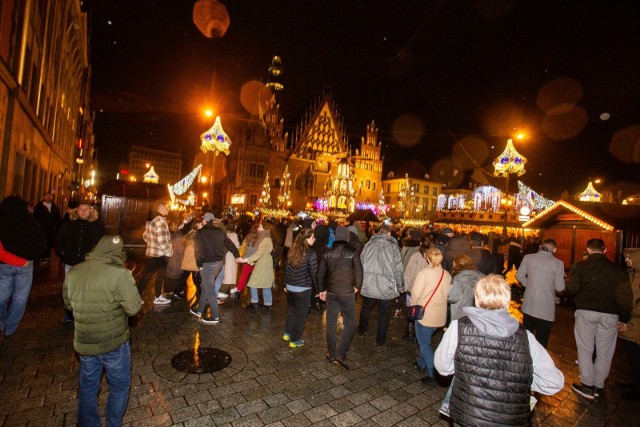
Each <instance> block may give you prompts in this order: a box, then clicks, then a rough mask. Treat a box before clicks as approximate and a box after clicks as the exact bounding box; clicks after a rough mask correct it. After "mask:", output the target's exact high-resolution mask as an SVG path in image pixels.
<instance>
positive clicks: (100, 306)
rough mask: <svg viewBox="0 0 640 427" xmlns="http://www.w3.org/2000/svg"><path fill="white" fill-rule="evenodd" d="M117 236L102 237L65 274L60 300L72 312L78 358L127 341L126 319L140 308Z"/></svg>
mask: <svg viewBox="0 0 640 427" xmlns="http://www.w3.org/2000/svg"><path fill="white" fill-rule="evenodd" d="M125 259H126V254H125V252H124V242H123V241H122V238H121V237H120V236H104V237H103V238H102V239H100V241H99V242H98V244H97V245H96V247H95V249H94V250H93V251H91V252H89V253H88V254H87V256H86V261H84V262H81V263H80V264H78V265H75V266H74V267H73V268H71V270H69V272H68V273H67V275H66V277H65V279H64V285H63V288H62V297H63V298H64V303H65V305H66V306H67V308H68V309H69V310H72V311H73V317H74V321H75V331H74V336H73V347H74V348H75V350H76V351H77V352H78V354H80V355H84V356H95V355H99V354H104V353H108V352H110V351H112V350H115V349H116V348H118V347H119V346H121V345H122V344H124V343H125V342H127V340H128V339H129V324H128V319H127V316H133V315H135V314H136V313H137V312H138V311H139V310H140V307H141V306H142V300H141V299H140V294H139V293H138V289H137V288H136V286H135V280H134V279H133V276H132V275H131V271H129V270H127V269H126V268H125V267H124V261H125Z"/></svg>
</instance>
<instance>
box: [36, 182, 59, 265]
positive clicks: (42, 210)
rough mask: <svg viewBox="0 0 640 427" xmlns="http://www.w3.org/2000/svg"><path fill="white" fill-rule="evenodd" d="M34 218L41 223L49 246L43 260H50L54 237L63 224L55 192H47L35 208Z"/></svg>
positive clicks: (45, 250)
mask: <svg viewBox="0 0 640 427" xmlns="http://www.w3.org/2000/svg"><path fill="white" fill-rule="evenodd" d="M33 218H35V220H36V221H38V222H39V223H40V226H41V227H42V231H43V232H44V237H45V238H46V239H47V247H46V248H45V249H44V250H43V253H42V262H48V261H49V257H50V256H51V248H53V245H54V239H55V237H56V234H57V233H58V230H59V229H60V226H61V225H62V216H61V215H60V209H58V207H57V206H56V204H55V203H54V202H53V194H51V193H45V194H44V196H42V200H41V201H40V203H38V204H37V205H36V207H35V208H34V210H33Z"/></svg>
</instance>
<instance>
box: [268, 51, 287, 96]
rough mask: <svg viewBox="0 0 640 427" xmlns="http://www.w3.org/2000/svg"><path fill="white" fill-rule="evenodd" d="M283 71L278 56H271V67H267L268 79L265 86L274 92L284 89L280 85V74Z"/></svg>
mask: <svg viewBox="0 0 640 427" xmlns="http://www.w3.org/2000/svg"><path fill="white" fill-rule="evenodd" d="M283 73H284V70H283V69H282V60H281V59H280V56H279V55H277V54H276V55H273V58H272V59H271V66H270V67H269V79H268V81H267V86H268V87H269V88H271V89H272V90H273V91H275V92H280V91H281V90H282V89H284V85H283V84H282V80H281V79H282V74H283Z"/></svg>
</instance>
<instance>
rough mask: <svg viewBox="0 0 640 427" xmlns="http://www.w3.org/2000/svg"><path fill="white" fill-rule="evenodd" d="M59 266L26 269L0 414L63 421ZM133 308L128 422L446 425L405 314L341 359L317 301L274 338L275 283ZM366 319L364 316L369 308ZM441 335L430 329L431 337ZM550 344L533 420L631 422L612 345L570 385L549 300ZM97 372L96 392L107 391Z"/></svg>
mask: <svg viewBox="0 0 640 427" xmlns="http://www.w3.org/2000/svg"><path fill="white" fill-rule="evenodd" d="M61 286H62V272H61V270H59V269H58V266H57V264H52V265H51V266H50V267H40V268H38V269H37V271H36V280H35V282H34V286H33V290H32V293H31V298H30V300H29V307H28V309H27V312H26V314H25V317H24V319H23V321H22V324H21V325H20V327H19V329H18V331H17V332H16V334H15V335H14V336H13V337H12V339H11V341H10V343H9V345H8V346H7V347H5V348H4V349H2V353H1V354H0V396H1V397H2V398H1V399H0V426H18V425H29V426H39V425H46V426H70V425H75V423H76V416H77V390H78V379H77V376H78V367H79V361H78V358H77V356H76V355H75V354H74V352H73V326H71V325H68V326H65V325H63V324H62V321H61V320H62V299H61ZM152 287H153V286H151V285H149V286H148V288H147V291H146V292H145V295H144V300H145V305H144V312H143V313H142V314H140V315H138V316H137V317H136V318H135V319H133V320H132V323H133V324H134V327H133V328H132V335H131V349H132V356H133V373H132V388H131V394H130V399H129V406H128V409H127V412H126V415H125V418H124V422H125V425H132V426H169V425H175V426H185V427H186V426H210V425H221V426H222V425H225V426H235V427H239V426H263V425H270V426H307V425H318V426H349V425H363V426H364V425H366V426H391V425H398V426H425V425H442V426H446V425H449V422H448V421H447V420H446V419H444V418H442V417H441V416H440V415H439V413H438V408H439V406H440V401H441V400H442V398H443V396H444V394H445V392H446V388H443V387H427V386H425V385H423V384H422V383H421V382H420V378H421V375H420V374H419V373H417V372H416V371H415V369H414V368H413V362H414V360H415V356H416V348H417V347H416V345H415V344H414V343H412V342H408V341H403V340H402V339H401V337H402V334H403V331H404V329H403V328H404V319H397V318H392V319H390V328H389V338H388V341H387V344H386V345H385V347H384V348H383V349H382V350H377V349H376V345H375V341H374V337H373V335H374V334H375V331H369V333H368V334H367V336H365V337H364V338H360V337H357V336H356V337H354V340H353V343H352V345H351V349H350V351H349V354H348V360H347V361H348V363H349V365H350V366H351V369H350V370H344V369H343V368H341V367H338V366H335V365H332V364H329V363H328V362H327V361H326V360H325V358H324V353H325V348H326V347H325V340H324V323H325V319H324V313H323V312H315V311H314V312H312V313H311V314H310V315H309V317H308V319H307V323H306V328H305V331H304V336H303V338H304V339H305V340H306V345H305V346H304V347H302V348H300V349H294V350H292V349H289V348H288V347H287V345H286V343H284V342H283V341H282V340H281V339H280V338H281V335H282V332H283V327H284V321H285V317H286V312H287V307H286V299H285V298H284V297H283V293H282V291H281V290H279V291H277V292H275V302H274V308H273V310H272V312H271V313H265V312H258V313H252V312H250V311H249V310H245V309H243V308H242V305H243V304H245V303H246V300H247V298H248V297H247V295H243V299H242V301H241V303H238V302H236V301H233V300H228V301H227V302H226V303H225V304H224V305H223V306H222V308H221V310H222V312H221V316H222V321H221V323H220V324H218V325H201V324H199V323H198V321H197V319H196V318H195V317H194V316H192V315H190V314H189V312H188V309H187V302H186V301H179V300H174V301H173V302H172V304H170V305H169V306H163V307H154V306H153V305H152V292H153V291H152V289H151V288H152ZM373 315H374V320H373V321H372V325H373V327H374V328H375V324H376V323H375V312H374V313H373ZM441 336H442V332H439V333H438V334H437V335H436V337H435V341H436V342H437V341H438V340H439V339H440V337H441ZM196 340H199V345H200V346H201V348H202V347H209V346H210V347H215V348H219V349H222V350H225V351H227V352H228V353H229V354H231V356H232V358H233V359H232V362H231V364H230V365H229V366H228V367H227V368H225V369H224V370H222V371H218V372H215V373H213V374H201V375H196V374H184V373H181V372H177V371H176V370H174V369H173V368H172V367H171V365H170V361H171V358H172V357H173V356H174V355H175V354H177V353H179V352H181V351H184V350H188V349H190V348H193V347H194V346H195V345H196ZM549 347H550V349H551V354H552V356H553V358H554V360H555V362H556V364H557V365H558V367H559V368H560V369H561V370H562V371H563V372H564V374H565V379H566V385H565V388H564V389H563V390H562V391H560V392H559V393H558V394H557V395H556V396H552V397H548V396H543V397H541V398H540V401H539V403H538V405H537V406H536V408H535V410H534V413H533V423H534V425H544V426H564V425H567V426H570V425H579V426H602V425H610V426H618V425H619V426H633V425H640V410H639V409H638V408H639V406H638V404H637V403H633V402H629V401H624V400H622V398H621V391H620V390H618V388H617V387H616V385H615V382H616V380H625V379H628V378H629V370H628V367H627V363H626V360H625V358H624V355H623V354H622V352H620V351H619V352H616V357H615V359H614V364H613V368H612V373H611V377H610V378H609V380H608V382H607V386H606V393H605V395H604V397H601V398H600V399H599V400H597V401H595V402H591V403H589V402H587V401H584V400H582V399H581V398H579V397H578V396H576V395H575V394H574V393H573V392H572V391H571V388H570V385H571V383H572V382H575V381H577V380H578V369H577V366H576V365H575V364H574V360H575V358H576V351H575V342H574V339H573V319H572V311H571V310H570V309H568V308H564V307H559V308H558V319H557V320H556V323H555V325H554V328H553V330H552V333H551V342H550V346H549ZM107 388H108V387H107V385H106V380H103V387H102V393H101V395H100V400H99V402H100V404H101V411H104V406H105V403H106V390H107Z"/></svg>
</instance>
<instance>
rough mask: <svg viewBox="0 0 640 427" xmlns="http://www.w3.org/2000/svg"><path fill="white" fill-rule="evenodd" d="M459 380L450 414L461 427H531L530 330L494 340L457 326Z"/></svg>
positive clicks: (467, 325) (468, 325) (464, 320)
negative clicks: (499, 426)
mask: <svg viewBox="0 0 640 427" xmlns="http://www.w3.org/2000/svg"><path fill="white" fill-rule="evenodd" d="M455 366H456V380H455V383H454V387H453V393H452V395H451V403H450V406H449V410H450V413H451V418H453V420H454V421H455V423H457V424H460V425H462V426H497V425H501V426H529V425H531V421H530V418H529V413H530V408H529V400H530V392H531V383H532V382H533V362H532V358H531V353H530V351H529V341H528V339H527V333H526V330H525V329H524V328H523V327H522V326H520V327H519V328H518V330H517V331H516V333H515V334H513V335H511V336H509V337H504V338H494V337H491V336H488V335H483V334H482V333H480V332H479V331H478V328H477V327H476V326H475V325H474V324H473V323H472V322H471V320H470V319H469V318H468V317H466V316H464V317H461V318H460V319H459V320H458V351H457V352H456V355H455Z"/></svg>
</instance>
